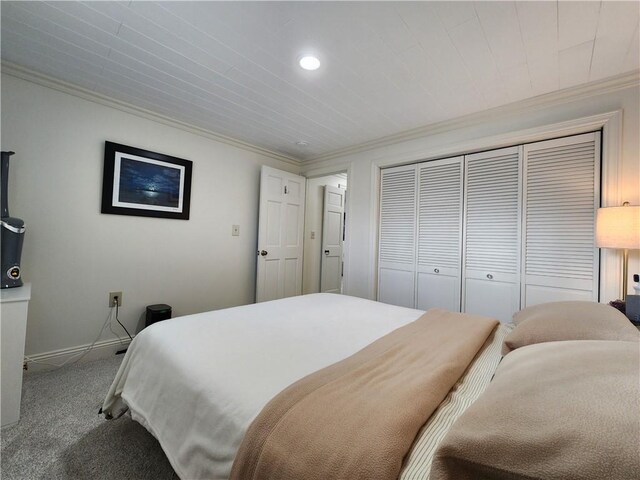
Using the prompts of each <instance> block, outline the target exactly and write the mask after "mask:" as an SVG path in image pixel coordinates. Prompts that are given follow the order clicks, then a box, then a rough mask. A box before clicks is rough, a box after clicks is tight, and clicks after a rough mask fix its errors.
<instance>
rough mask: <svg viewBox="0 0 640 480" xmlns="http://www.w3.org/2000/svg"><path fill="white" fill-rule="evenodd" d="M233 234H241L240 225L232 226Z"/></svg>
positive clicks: (236, 235) (235, 235) (237, 235)
mask: <svg viewBox="0 0 640 480" xmlns="http://www.w3.org/2000/svg"><path fill="white" fill-rule="evenodd" d="M231 235H233V236H234V237H239V236H240V225H232V226H231Z"/></svg>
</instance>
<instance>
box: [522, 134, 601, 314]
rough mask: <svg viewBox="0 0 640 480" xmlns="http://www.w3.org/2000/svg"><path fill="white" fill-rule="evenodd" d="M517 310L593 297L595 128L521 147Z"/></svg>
mask: <svg viewBox="0 0 640 480" xmlns="http://www.w3.org/2000/svg"><path fill="white" fill-rule="evenodd" d="M523 169H524V174H523V201H524V210H523V226H522V228H523V235H522V239H523V245H522V265H523V272H522V274H523V275H522V308H525V307H529V306H531V305H536V304H538V303H545V302H554V301H560V300H587V301H598V250H597V249H596V245H595V216H596V210H597V209H598V206H599V202H600V190H599V187H600V132H595V133H587V134H584V135H576V136H572V137H564V138H558V139H555V140H548V141H544V142H537V143H530V144H528V145H525V146H524V166H523Z"/></svg>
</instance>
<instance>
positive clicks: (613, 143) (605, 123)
mask: <svg viewBox="0 0 640 480" xmlns="http://www.w3.org/2000/svg"><path fill="white" fill-rule="evenodd" d="M601 128H602V129H603V134H602V145H603V146H604V151H603V155H602V159H601V161H602V189H601V196H602V206H611V205H620V204H621V203H620V199H619V192H618V190H619V189H618V185H619V182H618V180H619V179H618V177H619V172H620V162H621V155H620V148H621V147H620V146H621V141H622V110H615V111H612V112H605V113H601V114H598V115H591V116H589V117H582V118H577V119H574V120H568V121H565V122H560V123H554V124H551V125H544V126H539V127H535V128H529V129H525V130H517V131H513V132H508V133H502V134H498V135H493V136H490V137H485V138H482V139H474V140H469V141H464V142H456V143H454V144H451V145H447V146H444V147H438V148H435V149H432V150H429V149H425V148H424V147H423V148H420V149H417V150H414V151H412V152H408V153H406V152H405V153H401V154H396V155H389V152H388V151H387V150H384V151H383V152H380V153H379V154H378V158H375V159H373V160H372V165H371V169H372V175H371V192H372V195H373V198H372V201H371V204H370V215H371V222H372V223H371V225H372V228H371V229H370V231H369V244H370V248H371V250H370V252H371V256H370V261H371V264H372V265H373V269H372V270H371V271H370V273H369V279H368V280H369V291H370V293H371V294H372V295H373V296H371V297H370V298H373V299H375V298H376V296H375V291H376V288H375V286H376V285H377V281H376V278H375V277H376V275H377V274H376V272H377V269H378V266H377V262H376V259H377V258H378V244H377V234H378V229H377V224H378V220H377V219H375V220H374V218H375V217H374V216H375V215H376V214H377V212H378V208H379V207H378V204H379V203H380V193H379V191H378V188H379V184H380V182H379V175H380V168H383V167H390V166H396V165H402V164H403V163H414V162H418V161H425V160H431V159H436V158H445V157H449V156H456V155H461V154H466V153H471V152H473V151H476V152H477V151H483V150H489V149H493V148H500V147H506V146H514V145H521V144H524V143H531V142H537V141H542V140H548V139H551V138H554V137H562V136H568V135H577V134H581V133H587V132H590V131H594V130H599V129H601ZM334 168H335V167H334ZM376 182H377V183H376ZM374 222H375V223H374ZM374 227H375V228H374ZM600 252H601V264H600V265H601V269H600V288H599V292H600V301H601V302H608V301H609V300H610V299H613V298H619V295H620V286H619V285H614V284H613V282H612V281H611V280H610V281H609V282H608V283H605V282H604V279H605V278H608V279H617V278H620V272H621V268H622V261H621V258H620V256H619V255H618V252H617V251H614V250H610V249H601V250H600ZM616 283H618V282H616Z"/></svg>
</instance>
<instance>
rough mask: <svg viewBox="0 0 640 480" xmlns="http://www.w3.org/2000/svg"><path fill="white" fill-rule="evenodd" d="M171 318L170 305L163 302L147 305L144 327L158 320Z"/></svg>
mask: <svg viewBox="0 0 640 480" xmlns="http://www.w3.org/2000/svg"><path fill="white" fill-rule="evenodd" d="M169 318H171V306H170V305H165V304H164V303H158V304H156V305H148V306H147V319H146V322H145V327H148V326H149V325H151V324H153V323H156V322H159V321H160V320H167V319H169Z"/></svg>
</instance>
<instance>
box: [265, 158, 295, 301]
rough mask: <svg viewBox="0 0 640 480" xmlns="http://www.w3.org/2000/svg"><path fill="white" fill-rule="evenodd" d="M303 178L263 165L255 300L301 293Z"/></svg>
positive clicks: (274, 298)
mask: <svg viewBox="0 0 640 480" xmlns="http://www.w3.org/2000/svg"><path fill="white" fill-rule="evenodd" d="M304 201H305V178H304V177H301V176H299V175H294V174H292V173H289V172H285V171H282V170H276V169H275V168H271V167H265V166H263V167H262V173H261V176H260V212H259V224H258V265H257V277H256V301H257V302H264V301H267V300H276V299H278V298H284V297H291V296H294V295H300V294H301V293H302V253H303V248H302V246H303V245H302V241H303V227H304Z"/></svg>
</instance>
